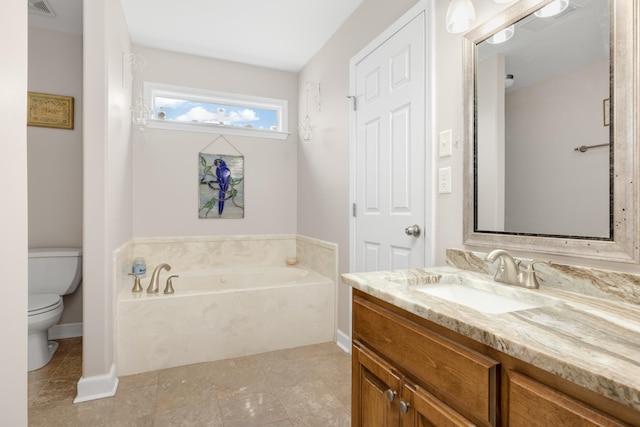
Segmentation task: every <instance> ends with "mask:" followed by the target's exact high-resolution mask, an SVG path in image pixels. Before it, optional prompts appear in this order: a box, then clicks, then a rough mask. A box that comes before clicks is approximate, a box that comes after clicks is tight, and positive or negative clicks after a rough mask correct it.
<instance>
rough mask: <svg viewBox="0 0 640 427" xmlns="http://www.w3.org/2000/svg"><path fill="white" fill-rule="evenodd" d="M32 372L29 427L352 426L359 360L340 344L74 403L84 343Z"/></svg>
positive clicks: (213, 366) (175, 373)
mask: <svg viewBox="0 0 640 427" xmlns="http://www.w3.org/2000/svg"><path fill="white" fill-rule="evenodd" d="M59 343H60V347H59V349H58V352H57V353H56V355H55V356H54V358H53V360H52V361H51V362H50V363H49V364H48V365H47V366H45V367H44V368H42V369H39V370H37V371H33V372H29V375H28V378H29V426H31V427H38V426H47V427H50V426H65V427H67V426H69V427H73V426H80V427H89V426H90V427H115V426H119V427H120V426H122V427H125V426H141V427H142V426H144V427H146V426H154V427H165V426H166V427H174V426H194V427H199V426H213V427H259V426H265V427H266V426H268V427H285V426H286V427H316V426H317V427H330V426H340V427H349V426H350V417H351V415H350V414H351V400H350V391H351V357H350V356H349V355H348V354H346V353H344V352H343V351H342V350H340V349H339V348H338V347H337V346H336V345H335V344H334V343H325V344H317V345H311V346H306V347H298V348H294V349H289V350H281V351H274V352H270V353H264V354H259V355H254V356H246V357H240V358H236V359H228V360H222V361H217V362H208V363H198V364H194V365H188V366H181V367H177V368H170V369H163V370H159V371H152V372H147V373H144V374H137V375H129V376H125V377H120V383H119V386H118V392H117V394H116V395H115V396H114V397H112V398H107V399H100V400H94V401H90V402H84V403H78V404H73V399H74V397H75V395H76V385H77V382H78V379H79V378H80V376H81V375H82V339H81V338H70V339H64V340H59Z"/></svg>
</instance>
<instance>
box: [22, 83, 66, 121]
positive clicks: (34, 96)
mask: <svg viewBox="0 0 640 427" xmlns="http://www.w3.org/2000/svg"><path fill="white" fill-rule="evenodd" d="M27 126H40V127H47V128H58V129H73V97H72V96H62V95H50V94H48V93H37V92H29V94H28V101H27Z"/></svg>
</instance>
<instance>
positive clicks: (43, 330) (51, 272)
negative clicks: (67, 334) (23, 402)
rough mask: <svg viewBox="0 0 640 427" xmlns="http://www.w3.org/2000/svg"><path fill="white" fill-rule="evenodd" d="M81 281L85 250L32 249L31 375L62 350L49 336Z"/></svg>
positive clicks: (30, 294)
mask: <svg viewBox="0 0 640 427" xmlns="http://www.w3.org/2000/svg"><path fill="white" fill-rule="evenodd" d="M81 279H82V249H75V248H46V249H29V346H28V359H29V362H28V370H29V371H34V370H36V369H40V368H42V367H43V366H45V365H46V364H47V363H49V361H50V360H51V358H52V357H53V354H54V353H55V352H56V350H57V349H58V343H57V342H55V341H49V340H48V336H47V333H48V331H49V328H51V327H52V326H53V325H55V324H56V323H58V320H60V317H61V316H62V310H63V308H64V307H63V305H62V295H67V294H70V293H73V292H75V290H76V289H77V288H78V285H79V284H80V281H81Z"/></svg>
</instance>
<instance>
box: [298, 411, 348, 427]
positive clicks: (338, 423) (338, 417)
mask: <svg viewBox="0 0 640 427" xmlns="http://www.w3.org/2000/svg"><path fill="white" fill-rule="evenodd" d="M298 420H299V421H298V424H296V425H298V426H304V427H350V426H351V416H350V415H349V414H348V413H347V412H346V411H345V410H344V408H334V409H327V410H323V411H318V412H312V413H309V414H306V415H304V416H301V417H300V418H298Z"/></svg>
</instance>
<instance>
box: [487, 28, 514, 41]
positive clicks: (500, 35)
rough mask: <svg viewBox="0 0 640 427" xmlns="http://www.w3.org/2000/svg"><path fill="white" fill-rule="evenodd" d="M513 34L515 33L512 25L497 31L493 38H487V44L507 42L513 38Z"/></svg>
mask: <svg viewBox="0 0 640 427" xmlns="http://www.w3.org/2000/svg"><path fill="white" fill-rule="evenodd" d="M514 33H515V28H514V26H513V25H512V26H510V27H507V28H505V29H504V30H502V31H498V32H497V33H495V34H494V35H493V36H491V37H489V38H488V39H487V43H489V44H499V43H504V42H506V41H507V40H509V39H510V38H511V37H513V34H514Z"/></svg>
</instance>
